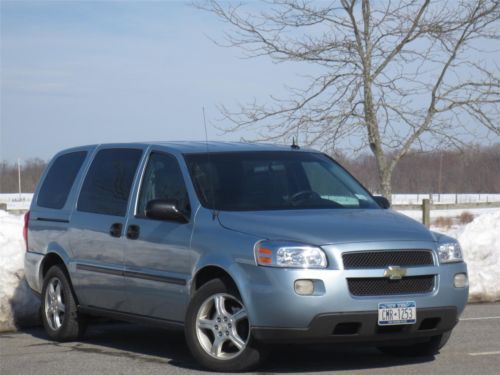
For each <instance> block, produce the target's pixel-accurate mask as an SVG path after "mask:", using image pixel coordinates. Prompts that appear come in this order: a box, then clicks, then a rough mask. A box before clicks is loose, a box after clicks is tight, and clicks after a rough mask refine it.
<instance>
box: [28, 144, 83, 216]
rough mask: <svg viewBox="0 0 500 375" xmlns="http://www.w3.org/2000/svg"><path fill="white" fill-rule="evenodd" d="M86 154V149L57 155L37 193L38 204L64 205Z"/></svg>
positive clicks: (57, 207) (41, 205)
mask: <svg viewBox="0 0 500 375" xmlns="http://www.w3.org/2000/svg"><path fill="white" fill-rule="evenodd" d="M86 156H87V152H86V151H78V152H70V153H68V154H64V155H61V156H59V157H58V158H57V159H56V160H55V161H54V163H52V165H51V167H50V169H49V171H48V172H47V175H46V177H45V179H44V181H43V184H42V187H41V188H40V192H39V193H38V199H37V204H38V206H40V207H46V208H54V209H61V208H63V207H64V205H65V204H66V200H67V199H68V195H69V192H70V191H71V187H72V186H73V182H74V181H75V178H76V175H77V174H78V172H79V171H80V168H81V167H82V164H83V161H84V160H85V157H86Z"/></svg>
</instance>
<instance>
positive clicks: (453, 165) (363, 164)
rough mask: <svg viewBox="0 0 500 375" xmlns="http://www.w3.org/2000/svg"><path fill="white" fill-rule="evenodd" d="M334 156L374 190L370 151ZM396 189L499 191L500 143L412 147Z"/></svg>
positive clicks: (1, 181)
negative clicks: (447, 148) (442, 148)
mask: <svg viewBox="0 0 500 375" xmlns="http://www.w3.org/2000/svg"><path fill="white" fill-rule="evenodd" d="M333 157H334V158H335V159H336V160H337V161H339V162H340V163H341V164H342V165H343V166H344V167H346V168H347V169H348V170H349V171H350V172H351V173H352V174H353V175H354V176H355V177H356V178H357V179H358V180H359V181H361V182H362V183H363V184H364V185H365V186H366V187H367V188H368V189H369V190H370V191H371V192H378V189H379V186H380V182H379V177H378V176H379V174H378V172H377V166H376V161H375V159H374V156H373V155H371V154H365V155H361V156H358V157H356V158H350V157H347V156H346V155H345V154H343V153H341V152H339V153H337V154H335V155H333ZM46 165H47V163H46V162H45V161H43V160H41V159H30V160H27V161H24V162H23V163H22V164H21V190H22V192H23V193H32V192H33V191H34V190H35V187H36V184H37V182H38V179H39V178H40V175H41V174H42V172H43V170H44V169H45V166H46ZM392 190H393V192H394V193H500V143H497V144H495V145H493V146H489V147H485V146H467V147H465V148H463V149H461V150H455V151H427V152H416V151H412V152H409V153H408V154H407V155H405V156H404V157H403V158H402V159H401V162H400V163H399V164H398V166H397V167H396V169H395V171H394V174H393V176H392ZM18 191H19V190H18V175H17V164H16V163H7V162H5V161H4V162H0V193H17V192H18Z"/></svg>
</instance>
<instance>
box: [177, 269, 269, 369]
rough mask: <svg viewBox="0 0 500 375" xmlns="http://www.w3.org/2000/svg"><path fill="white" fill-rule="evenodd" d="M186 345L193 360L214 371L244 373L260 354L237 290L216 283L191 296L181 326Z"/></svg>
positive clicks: (261, 352) (253, 365) (260, 350)
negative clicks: (183, 322) (183, 330)
mask: <svg viewBox="0 0 500 375" xmlns="http://www.w3.org/2000/svg"><path fill="white" fill-rule="evenodd" d="M185 334H186V341H187V344H188V346H189V349H190V351H191V353H192V354H193V356H194V357H195V359H196V360H197V361H198V362H199V363H200V364H202V365H203V366H204V367H206V368H208V369H210V370H214V371H245V370H249V369H251V368H254V367H255V366H257V365H258V364H259V363H260V362H261V360H262V358H263V356H264V351H263V349H264V348H263V347H262V346H261V345H257V343H256V342H255V341H254V340H253V339H252V337H251V330H250V322H249V319H248V315H247V310H246V308H245V306H244V304H243V302H242V301H241V297H240V295H239V293H238V291H237V290H235V289H234V288H232V287H230V286H228V285H227V284H226V283H224V282H223V281H222V280H220V279H216V280H212V281H209V282H208V283H206V284H205V285H203V286H202V287H201V288H200V289H199V290H198V291H196V293H195V294H194V296H193V298H192V300H191V302H190V304H189V307H188V310H187V313H186V322H185Z"/></svg>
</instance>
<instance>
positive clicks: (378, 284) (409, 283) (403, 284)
mask: <svg viewBox="0 0 500 375" xmlns="http://www.w3.org/2000/svg"><path fill="white" fill-rule="evenodd" d="M347 285H348V286H349V292H351V294H352V295H354V296H390V295H393V294H421V293H429V292H431V291H432V290H433V289H434V276H433V275H426V276H410V277H403V278H402V279H401V280H390V279H387V278H382V277H371V278H349V279H347Z"/></svg>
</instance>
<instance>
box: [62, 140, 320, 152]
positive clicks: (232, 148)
mask: <svg viewBox="0 0 500 375" xmlns="http://www.w3.org/2000/svg"><path fill="white" fill-rule="evenodd" d="M134 146H136V147H137V146H140V147H148V146H153V147H154V146H156V147H158V148H165V150H167V151H170V152H178V153H181V154H196V153H206V152H207V151H208V152H210V153H216V152H245V151H292V150H293V151H298V152H300V151H309V152H311V151H312V152H318V151H316V150H313V149H309V148H305V147H301V148H300V149H293V148H292V147H291V146H288V145H275V144H271V143H245V142H214V141H209V142H205V141H173V142H157V141H156V142H130V143H102V144H94V145H86V146H79V147H72V148H69V149H66V150H63V151H61V153H67V152H72V151H78V150H89V149H95V148H96V147H99V148H102V147H104V148H108V147H120V148H121V147H134Z"/></svg>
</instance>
